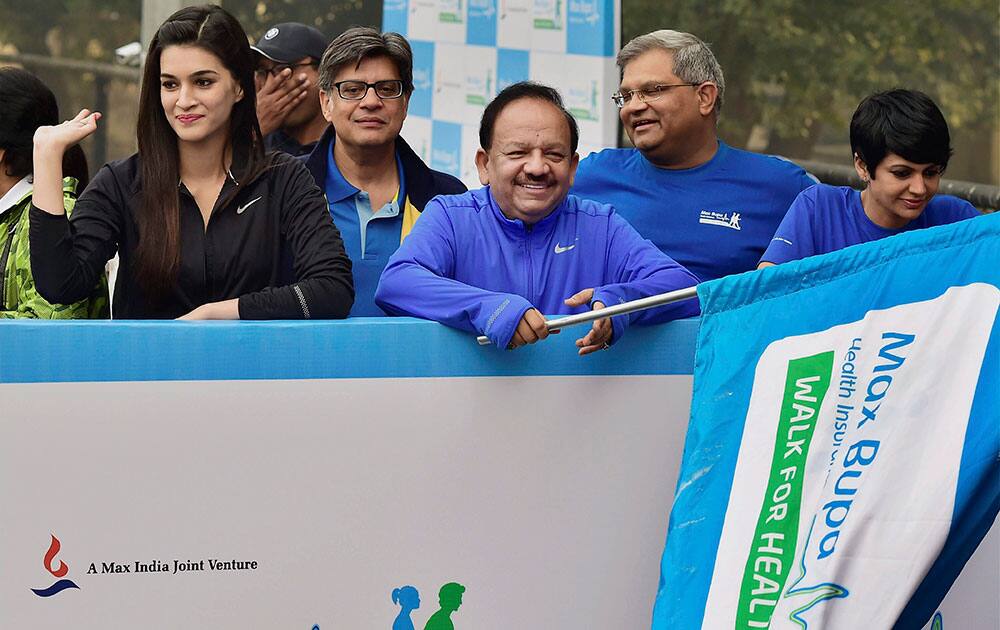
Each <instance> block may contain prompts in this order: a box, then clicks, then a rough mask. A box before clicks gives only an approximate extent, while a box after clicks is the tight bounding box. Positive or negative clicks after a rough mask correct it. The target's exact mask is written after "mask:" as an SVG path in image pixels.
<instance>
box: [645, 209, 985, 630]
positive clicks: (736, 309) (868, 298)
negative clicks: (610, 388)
mask: <svg viewBox="0 0 1000 630" xmlns="http://www.w3.org/2000/svg"><path fill="white" fill-rule="evenodd" d="M698 293H699V298H700V300H701V305H702V313H703V315H702V324H701V330H700V333H699V339H698V350H697V358H696V361H695V384H694V397H693V400H692V408H691V421H690V425H689V429H688V434H687V441H686V444H685V447H684V459H683V463H682V465H681V472H680V477H679V481H678V486H677V490H676V494H675V499H674V505H673V510H672V513H671V516H670V525H669V529H668V533H667V542H666V548H665V550H664V553H663V560H662V567H661V577H660V585H659V590H658V592H657V597H656V603H655V607H654V611H653V629H654V630H667V629H675V628H741V629H742V628H776V629H777V628H781V629H785V628H788V629H793V628H794V629H801V628H810V629H813V628H873V629H874V628H921V627H924V625H925V624H927V623H928V622H929V621H930V619H931V618H932V616H933V615H934V613H935V611H936V610H937V606H938V605H939V604H940V602H941V601H942V599H943V598H944V597H945V595H946V594H947V592H948V590H949V588H950V587H951V585H952V583H953V582H954V581H955V579H956V578H957V577H958V575H959V573H960V572H961V571H962V568H963V566H965V563H966V562H967V561H968V560H969V558H970V557H971V556H972V554H973V552H974V551H975V550H976V547H977V546H978V544H979V543H980V541H981V540H982V539H983V537H984V536H985V534H986V533H987V531H988V530H989V529H990V527H991V526H992V524H993V522H994V520H995V518H996V515H997V512H998V510H1000V385H998V383H1000V319H998V316H997V314H998V307H1000V214H997V215H987V216H983V217H980V218H976V219H972V220H969V221H964V222H961V223H957V224H953V225H949V226H944V227H939V228H932V229H928V230H923V231H919V232H912V233H908V234H903V235H900V236H897V237H893V238H889V239H885V240H882V241H878V242H875V243H867V244H864V245H859V246H855V247H850V248H848V249H845V250H842V251H838V252H833V253H830V254H826V255H823V256H816V257H813V258H809V259H806V260H802V261H798V262H794V263H789V264H785V265H781V266H778V267H773V268H770V269H767V270H765V271H763V272H758V273H749V274H742V275H739V276H734V277H729V278H723V279H720V280H717V281H713V282H709V283H705V284H703V285H701V286H700V287H699V291H698Z"/></svg>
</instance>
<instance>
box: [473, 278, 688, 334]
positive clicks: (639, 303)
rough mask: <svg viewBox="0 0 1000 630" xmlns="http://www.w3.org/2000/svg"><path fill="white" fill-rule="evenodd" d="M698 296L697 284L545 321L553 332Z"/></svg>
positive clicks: (546, 325)
mask: <svg viewBox="0 0 1000 630" xmlns="http://www.w3.org/2000/svg"><path fill="white" fill-rule="evenodd" d="M696 297H698V286H697V285H695V286H693V287H687V288H686V289H677V290H676V291H668V292H667V293H660V294H659V295H651V296H649V297H644V298H640V299H638V300H632V301H631V302H623V303H621V304H615V305H614V306H606V307H604V308H602V309H598V310H596V311H587V312H586V313H577V314H576V315H567V316H566V317H560V318H559V319H550V320H548V321H547V322H545V327H546V328H548V329H549V332H552V331H554V330H561V329H563V328H568V327H570V326H576V325H577V324H586V323H588V322H592V321H594V320H596V319H602V318H604V317H614V316H615V315H626V314H628V313H634V312H636V311H642V310H645V309H647V308H653V307H654V306H663V305H664V304H671V303H673V302H680V301H681V300H689V299H691V298H696ZM476 341H478V342H479V345H481V346H488V345H490V343H491V342H490V338H489V337H487V336H486V335H480V336H479V337H477V338H476Z"/></svg>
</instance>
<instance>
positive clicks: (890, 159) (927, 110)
mask: <svg viewBox="0 0 1000 630" xmlns="http://www.w3.org/2000/svg"><path fill="white" fill-rule="evenodd" d="M851 150H852V151H853V152H854V168H855V169H856V170H857V172H858V176H859V177H861V180H862V181H863V182H864V190H862V191H861V192H858V191H856V190H854V189H852V188H850V187H847V186H829V185H827V184H817V185H815V186H812V187H810V188H807V189H806V190H804V191H802V192H801V193H799V196H798V197H796V199H795V201H794V202H793V203H792V206H791V207H790V208H789V209H788V213H787V214H786V215H785V218H784V219H783V220H782V222H781V224H780V225H779V226H778V230H777V231H776V232H775V234H774V238H773V239H772V240H771V243H770V244H769V245H768V248H767V250H766V251H765V252H764V255H763V256H762V257H761V262H760V267H766V266H769V265H775V264H780V263H783V262H787V261H790V260H798V259H800V258H806V257H807V256H815V255H817V254H825V253H827V252H832V251H835V250H838V249H843V248H845V247H849V246H851V245H856V244H858V243H866V242H868V241H875V240H878V239H881V238H885V237H887V236H892V235H894V234H899V233H900V232H905V231H908V230H915V229H920V228H925V227H932V226H935V225H944V224H946V223H954V222H955V221H961V220H963V219H969V218H972V217H975V216H978V215H979V212H978V211H977V210H976V209H975V208H974V207H973V206H972V205H971V204H970V203H969V202H967V201H964V200H962V199H958V198H956V197H951V196H949V195H937V194H936V193H937V190H938V186H939V185H940V183H941V174H942V173H944V169H945V167H947V166H948V159H949V158H950V157H951V137H950V135H949V133H948V123H946V122H945V120H944V116H943V115H942V114H941V110H940V109H938V107H937V105H935V104H934V101H932V100H931V99H930V97H928V96H927V95H926V94H923V93H922V92H917V91H914V90H901V89H897V90H890V91H888V92H880V93H878V94H873V95H871V96H869V97H868V98H866V99H865V100H863V101H861V104H860V105H858V108H857V110H856V111H855V112H854V116H853V118H852V119H851Z"/></svg>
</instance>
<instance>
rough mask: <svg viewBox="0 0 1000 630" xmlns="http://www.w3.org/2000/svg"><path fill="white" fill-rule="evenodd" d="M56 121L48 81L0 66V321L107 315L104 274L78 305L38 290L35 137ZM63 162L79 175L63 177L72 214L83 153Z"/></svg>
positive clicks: (72, 154) (65, 200)
mask: <svg viewBox="0 0 1000 630" xmlns="http://www.w3.org/2000/svg"><path fill="white" fill-rule="evenodd" d="M58 120H59V108H58V106H57V105H56V98H55V96H54V95H53V94H52V91H51V90H49V88H47V87H46V86H45V84H44V83H42V82H41V81H40V80H39V79H38V78H37V77H36V76H35V75H33V74H31V73H30V72H28V71H26V70H22V69H20V68H0V319H16V318H36V319H77V318H90V319H98V318H107V317H108V297H107V296H108V291H107V281H106V279H104V278H102V279H101V281H100V282H99V283H98V286H96V287H94V291H93V293H92V294H91V295H90V297H89V298H87V299H85V300H82V301H80V302H76V303H75V304H52V303H50V302H48V301H47V300H46V299H45V298H43V297H42V296H41V295H39V294H38V292H37V291H36V290H35V282H34V279H33V277H32V274H31V257H30V250H29V243H28V208H30V207H31V196H32V192H33V186H32V177H31V172H32V138H33V136H34V134H35V130H36V129H37V128H38V127H40V126H42V125H54V124H56V123H57V122H58ZM63 166H64V168H65V172H67V173H70V174H72V175H75V176H76V177H67V178H65V179H64V180H63V205H64V206H65V208H66V212H67V213H70V212H72V209H73V204H74V203H75V200H76V192H77V185H78V183H79V180H82V181H83V182H84V184H85V183H86V180H87V161H86V158H85V157H84V155H83V151H82V150H80V148H79V147H75V149H74V150H73V151H69V152H67V154H66V159H65V160H64V164H63ZM80 187H81V188H82V187H83V186H80Z"/></svg>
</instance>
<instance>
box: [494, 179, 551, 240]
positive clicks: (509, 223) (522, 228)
mask: <svg viewBox="0 0 1000 630" xmlns="http://www.w3.org/2000/svg"><path fill="white" fill-rule="evenodd" d="M486 190H487V192H488V193H489V200H490V209H491V210H492V211H493V216H495V217H496V219H497V221H499V222H500V225H502V226H503V229H505V230H509V231H511V232H514V233H517V234H523V233H525V232H527V231H528V228H529V226H528V225H526V224H525V223H524V221H522V220H520V219H508V218H507V215H505V214H504V213H503V210H501V209H500V204H498V203H497V200H496V198H495V197H494V196H493V190H492V188H490V186H486ZM568 199H569V195H567V196H566V197H563V200H562V201H560V202H559V205H557V206H556V207H555V209H554V210H552V212H550V213H548V214H547V215H546V216H545V218H544V219H542V220H541V221H539V222H537V223H533V224H531V226H530V228H531V231H532V232H541V231H544V230H547V229H549V228H550V227H551V226H553V225H554V224H555V223H556V220H557V217H558V216H559V214H560V213H561V212H562V210H563V208H564V207H565V206H566V202H567V200H568Z"/></svg>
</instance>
